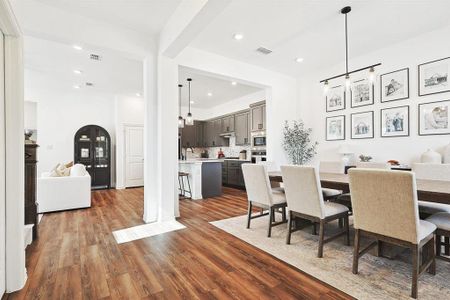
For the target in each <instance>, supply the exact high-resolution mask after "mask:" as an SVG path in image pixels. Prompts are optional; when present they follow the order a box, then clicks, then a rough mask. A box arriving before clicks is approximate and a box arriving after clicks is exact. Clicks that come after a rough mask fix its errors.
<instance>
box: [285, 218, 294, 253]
mask: <svg viewBox="0 0 450 300" xmlns="http://www.w3.org/2000/svg"><path fill="white" fill-rule="evenodd" d="M292 218H293V216H292V211H289V220H288V233H287V237H286V244H288V245H289V244H290V243H291V233H292Z"/></svg>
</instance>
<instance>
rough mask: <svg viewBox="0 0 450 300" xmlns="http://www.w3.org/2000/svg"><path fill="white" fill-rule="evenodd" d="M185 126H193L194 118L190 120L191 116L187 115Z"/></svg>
mask: <svg viewBox="0 0 450 300" xmlns="http://www.w3.org/2000/svg"><path fill="white" fill-rule="evenodd" d="M186 125H187V126H192V125H194V118H192V114H191V113H188V114H187V117H186Z"/></svg>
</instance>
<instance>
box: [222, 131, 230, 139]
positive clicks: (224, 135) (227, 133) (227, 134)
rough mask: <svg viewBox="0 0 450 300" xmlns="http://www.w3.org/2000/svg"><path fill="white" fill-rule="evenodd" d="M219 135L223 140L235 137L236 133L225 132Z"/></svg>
mask: <svg viewBox="0 0 450 300" xmlns="http://www.w3.org/2000/svg"><path fill="white" fill-rule="evenodd" d="M219 135H220V136H221V137H223V138H226V139H229V138H230V137H232V136H234V131H233V132H224V133H221V134H219Z"/></svg>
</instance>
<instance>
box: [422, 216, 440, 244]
mask: <svg viewBox="0 0 450 300" xmlns="http://www.w3.org/2000/svg"><path fill="white" fill-rule="evenodd" d="M418 229H419V241H421V240H423V239H424V238H426V237H427V236H429V235H430V234H432V233H433V232H434V231H435V230H436V225H435V224H433V223H431V222H428V221H424V220H420V221H419V228H418Z"/></svg>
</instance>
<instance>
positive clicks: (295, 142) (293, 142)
mask: <svg viewBox="0 0 450 300" xmlns="http://www.w3.org/2000/svg"><path fill="white" fill-rule="evenodd" d="M283 133H284V141H283V147H284V150H285V151H286V153H287V155H288V156H289V159H290V160H291V163H293V164H294V165H304V164H306V163H308V162H309V161H311V159H312V158H313V157H314V155H315V154H316V153H317V152H316V148H317V145H318V144H319V143H318V142H311V138H310V136H311V133H312V129H311V128H306V127H305V123H304V122H303V121H302V120H298V121H293V122H292V124H289V122H288V121H285V123H284V130H283Z"/></svg>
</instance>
